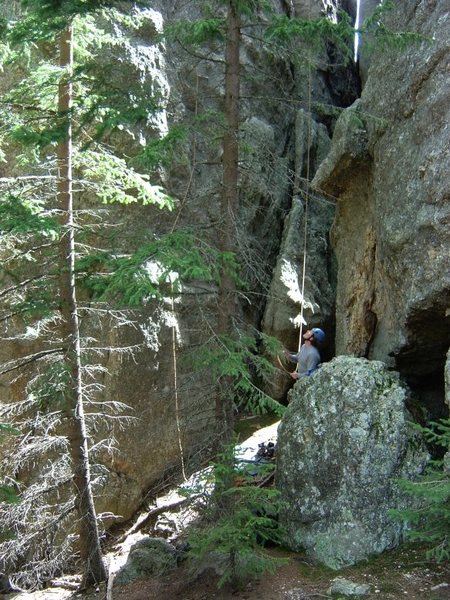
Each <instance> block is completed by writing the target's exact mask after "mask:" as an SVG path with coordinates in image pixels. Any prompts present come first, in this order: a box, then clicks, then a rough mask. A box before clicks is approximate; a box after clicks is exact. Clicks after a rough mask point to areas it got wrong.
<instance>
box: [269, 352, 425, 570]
mask: <svg viewBox="0 0 450 600" xmlns="http://www.w3.org/2000/svg"><path fill="white" fill-rule="evenodd" d="M405 397H406V390H405V389H404V388H403V387H402V386H401V385H400V382H399V378H398V375H397V374H396V373H393V372H390V371H388V370H387V369H386V367H385V365H383V364H382V363H381V362H375V361H373V362H370V361H367V360H366V359H358V358H350V357H344V356H342V357H338V358H335V359H333V360H332V361H331V362H330V363H327V364H325V365H323V366H322V367H321V368H320V369H319V371H317V373H316V374H314V375H313V376H311V377H308V378H304V379H302V380H300V381H299V382H298V383H297V384H296V385H295V387H294V388H293V390H292V391H291V393H290V405H289V406H288V409H287V412H286V414H285V416H284V417H283V420H282V422H281V425H280V427H279V429H278V445H277V456H278V461H277V487H278V488H279V489H280V490H281V493H282V497H283V500H284V501H285V502H286V509H285V510H284V511H283V513H282V515H281V520H282V522H283V524H284V525H285V527H286V530H287V538H286V542H287V544H288V546H289V547H290V548H291V549H293V550H299V549H301V548H303V549H306V551H307V553H308V554H309V555H311V556H312V557H313V558H315V559H317V560H318V561H320V562H321V563H324V564H325V565H327V566H329V567H331V568H334V569H338V568H341V567H344V566H346V565H351V564H354V563H356V562H358V561H360V560H362V559H365V558H367V557H368V556H370V555H373V554H378V553H381V552H383V551H384V550H386V549H388V548H392V547H394V546H396V545H397V544H398V543H399V541H400V540H401V537H402V525H401V524H400V523H399V522H397V521H395V520H393V519H392V518H391V517H390V515H389V510H390V509H395V508H402V507H405V506H407V505H408V502H410V500H409V498H408V497H406V496H405V494H404V492H402V491H401V490H400V489H399V487H398V485H397V483H396V480H398V479H399V478H412V477H414V476H416V475H418V474H419V473H421V472H422V470H423V468H424V465H425V464H426V461H427V458H428V454H427V452H426V451H425V449H424V448H423V446H422V445H421V442H420V439H418V437H417V434H413V433H412V432H411V430H410V428H409V426H408V413H407V411H406V409H405Z"/></svg>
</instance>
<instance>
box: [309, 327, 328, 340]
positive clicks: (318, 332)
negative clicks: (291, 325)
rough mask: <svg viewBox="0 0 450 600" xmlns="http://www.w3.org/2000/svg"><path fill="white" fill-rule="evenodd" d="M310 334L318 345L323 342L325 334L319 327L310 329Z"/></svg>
mask: <svg viewBox="0 0 450 600" xmlns="http://www.w3.org/2000/svg"><path fill="white" fill-rule="evenodd" d="M311 333H312V334H313V336H314V339H315V340H316V341H318V342H319V344H323V343H324V341H325V333H324V332H323V331H322V329H319V327H314V328H313V329H311Z"/></svg>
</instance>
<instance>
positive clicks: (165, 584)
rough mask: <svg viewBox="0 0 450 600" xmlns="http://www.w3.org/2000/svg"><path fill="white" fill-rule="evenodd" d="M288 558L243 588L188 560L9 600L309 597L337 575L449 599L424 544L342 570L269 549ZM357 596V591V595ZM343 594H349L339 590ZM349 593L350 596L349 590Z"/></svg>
mask: <svg viewBox="0 0 450 600" xmlns="http://www.w3.org/2000/svg"><path fill="white" fill-rule="evenodd" d="M267 552H269V553H270V554H271V555H272V556H275V557H277V558H279V557H283V558H287V559H288V563H287V564H286V565H284V566H282V567H281V568H279V569H278V570H277V571H276V572H275V573H274V574H266V575H264V576H262V577H260V578H259V579H258V580H254V581H251V582H248V583H247V584H245V585H244V586H243V587H242V588H241V589H233V588H231V587H225V588H223V589H218V588H217V578H216V577H215V576H214V574H213V573H204V574H203V575H202V576H201V577H198V578H197V579H196V580H193V578H192V576H191V575H190V574H189V571H188V569H187V565H186V564H184V563H183V564H182V565H181V566H180V567H178V568H177V569H176V570H175V571H174V572H172V573H170V574H168V575H166V576H164V577H160V578H151V579H139V580H137V581H134V582H133V583H130V584H128V585H126V586H122V587H118V586H114V587H113V588H112V590H109V592H107V591H106V590H105V589H104V588H99V589H97V590H92V591H90V592H86V593H83V594H80V593H75V592H73V591H70V590H68V589H64V588H62V587H61V588H58V587H54V588H49V589H47V590H42V591H40V592H34V593H32V594H11V595H8V596H4V598H5V599H7V600H63V599H64V600H81V599H83V600H309V599H320V598H330V596H329V595H328V594H327V591H328V589H329V587H330V585H331V583H332V582H333V580H334V579H335V578H336V577H343V578H345V579H348V580H350V581H352V582H354V583H358V584H369V585H370V592H369V593H368V594H367V595H365V596H364V598H365V599H367V600H374V599H377V600H400V598H401V599H404V598H407V599H408V600H450V565H448V564H441V565H436V564H433V563H430V562H427V561H426V560H425V559H424V549H423V548H422V547H417V546H404V547H402V548H400V549H398V550H395V551H392V552H387V553H385V554H383V555H381V556H378V557H376V558H374V559H372V560H370V561H367V562H364V563H361V564H359V565H357V566H354V567H349V568H347V569H343V570H341V571H339V572H336V571H332V570H330V569H326V568H324V567H320V566H317V565H313V564H311V563H310V562H309V561H308V560H307V559H306V557H304V556H303V555H302V554H296V553H289V552H284V551H281V550H279V549H271V550H267ZM353 597H355V596H353ZM333 598H334V599H335V600H337V598H341V599H343V598H344V596H334V597H333ZM347 598H350V597H348V596H347Z"/></svg>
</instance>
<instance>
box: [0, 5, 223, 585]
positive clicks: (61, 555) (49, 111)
mask: <svg viewBox="0 0 450 600" xmlns="http://www.w3.org/2000/svg"><path fill="white" fill-rule="evenodd" d="M2 4H5V3H3V2H2ZM109 4H110V3H108V2H101V1H100V2H97V1H81V2H80V1H77V0H73V1H70V2H68V1H59V0H55V1H53V0H52V1H50V0H49V1H48V2H40V1H39V2H32V1H26V2H25V1H24V2H22V3H21V6H22V10H20V7H19V5H18V4H16V5H14V6H13V8H14V9H15V10H13V11H11V13H9V12H7V11H5V14H11V20H10V21H9V22H5V23H3V28H4V33H5V37H4V40H5V41H4V43H3V44H2V46H1V52H0V54H1V57H2V59H3V67H4V69H5V70H6V69H7V70H8V75H9V78H10V80H11V82H12V83H11V85H10V86H9V88H7V89H5V90H4V93H3V95H2V98H1V104H0V107H1V108H0V110H1V111H2V117H3V123H4V126H3V130H2V137H1V140H0V147H1V148H2V149H3V153H4V154H3V157H8V159H9V161H10V170H11V171H12V172H13V173H14V174H15V175H17V176H12V177H5V178H2V179H1V180H0V185H1V188H2V197H1V199H0V230H1V233H2V238H1V242H0V254H1V258H2V272H1V278H2V290H1V291H0V297H1V299H2V308H3V314H2V315H1V317H0V319H1V323H2V326H3V332H4V337H8V338H9V339H10V340H11V341H13V340H17V341H18V343H19V344H21V346H22V347H23V348H27V346H28V345H29V342H27V340H34V342H32V344H31V345H32V347H34V346H37V348H38V349H37V350H36V351H32V352H29V353H26V354H21V355H20V356H19V358H14V359H11V360H7V361H4V362H3V364H2V366H1V368H0V371H1V373H2V374H3V375H4V376H6V377H9V382H10V383H11V386H12V389H14V386H15V384H16V383H17V381H19V382H20V385H18V386H17V387H18V389H19V390H21V391H20V395H21V396H22V390H24V391H25V392H26V396H25V397H24V398H23V397H22V398H20V399H19V400H18V401H13V402H12V403H10V404H9V405H4V406H2V407H1V410H2V413H3V414H8V415H9V418H11V419H12V420H13V421H14V422H17V423H18V426H19V425H20V426H21V428H22V430H23V433H24V437H23V438H22V439H21V441H20V442H18V443H16V444H15V445H14V448H15V451H14V452H13V453H12V454H11V455H10V457H9V467H10V469H9V471H10V473H9V481H11V482H12V481H13V479H12V477H17V482H16V486H17V493H18V497H19V499H20V502H19V503H18V504H16V505H14V506H13V507H7V506H5V505H4V506H3V507H2V509H1V520H2V524H3V527H5V528H7V529H9V530H10V531H11V532H12V534H13V537H12V538H11V539H6V541H4V542H3V543H2V544H1V547H0V557H1V560H2V562H3V563H4V565H5V567H4V569H5V570H8V571H10V572H15V574H16V579H18V581H20V582H21V583H22V584H23V585H28V586H35V585H38V584H39V583H40V582H41V581H45V580H46V579H48V578H49V577H52V576H53V575H54V574H55V573H57V572H58V571H59V570H60V569H61V568H62V567H63V565H65V564H67V562H68V561H69V560H70V559H71V557H72V555H73V548H72V546H73V544H72V539H73V535H74V533H75V532H74V531H73V529H74V527H73V526H74V525H75V527H76V529H77V532H76V533H77V537H78V552H79V556H80V560H81V563H82V568H83V571H84V573H83V580H82V587H85V586H88V585H91V584H93V583H98V582H101V581H103V580H105V578H106V576H107V573H106V570H105V566H104V563H103V557H102V549H101V545H100V538H99V531H98V525H97V515H96V511H95V506H94V501H93V494H92V476H91V458H90V451H89V449H88V438H89V427H88V425H87V418H88V417H89V415H86V414H85V405H86V403H87V402H89V400H90V399H92V393H90V392H89V389H90V388H91V389H93V390H94V392H93V393H94V397H95V393H96V390H97V389H98V383H96V382H95V373H96V372H98V371H100V374H101V373H102V367H101V365H97V366H96V364H95V363H92V362H91V361H92V353H91V352H90V351H89V343H88V344H87V347H86V342H85V341H84V340H83V339H82V334H81V331H80V305H79V300H78V293H80V291H81V293H82V295H83V297H85V298H86V295H87V297H88V299H89V307H88V308H87V307H83V314H85V315H86V314H92V313H93V312H95V301H96V299H99V300H101V302H102V306H101V307H100V308H101V309H102V311H103V312H108V305H105V301H106V300H108V301H109V302H111V301H112V300H114V301H115V303H116V304H117V303H120V306H121V307H124V306H125V305H127V304H130V303H131V304H134V305H136V304H138V303H139V302H141V301H142V299H143V298H145V297H149V296H150V297H155V296H158V294H159V291H158V288H159V282H158V281H150V280H149V277H148V275H147V276H145V264H146V261H148V259H149V257H153V258H155V257H156V255H158V252H160V258H161V261H160V264H161V266H162V270H163V273H162V275H161V283H162V284H163V285H165V283H164V281H165V278H164V273H166V272H168V271H169V270H170V269H172V268H173V269H176V270H177V271H178V272H179V273H180V274H181V275H182V276H187V277H189V276H192V273H193V272H194V271H195V272H196V274H197V276H199V275H201V276H204V277H205V278H208V277H213V276H214V275H213V274H212V273H211V271H210V270H209V267H203V263H201V262H199V260H198V258H199V256H198V255H196V254H195V252H194V251H193V250H194V249H193V248H192V247H191V246H190V243H189V242H190V241H189V240H188V239H186V237H184V238H183V236H180V235H176V234H175V235H173V236H172V238H171V239H168V240H167V241H166V243H165V244H164V243H162V244H161V246H160V245H159V244H153V245H148V246H147V247H145V248H140V249H138V251H137V252H136V253H135V254H134V255H131V256H129V257H120V258H117V257H115V256H114V255H113V254H112V253H111V252H108V250H107V249H101V248H93V247H92V246H91V242H92V240H93V238H94V237H95V233H96V230H97V229H98V227H99V225H98V224H99V222H100V220H101V219H103V217H104V214H103V213H102V212H101V211H100V212H99V211H98V210H93V209H91V208H89V203H88V206H87V207H86V208H84V207H83V206H82V205H81V204H79V203H77V205H75V204H74V200H75V194H77V195H79V194H80V192H83V191H84V190H86V189H87V190H89V191H93V192H95V193H96V194H97V195H98V197H99V198H100V199H101V200H102V201H103V202H118V203H122V204H128V203H131V202H136V201H137V200H140V201H141V202H142V203H143V204H148V203H154V204H157V205H159V206H161V207H163V208H164V207H169V208H170V206H171V204H172V200H171V199H170V198H169V197H167V196H166V195H165V194H164V193H163V192H162V191H161V189H160V188H159V187H158V186H152V185H150V184H149V182H148V180H147V176H145V175H141V174H139V173H137V172H136V171H134V170H133V169H132V168H130V167H129V166H128V165H127V164H126V162H125V160H124V159H123V158H122V157H120V156H115V155H114V154H112V153H111V151H110V150H109V149H106V147H105V146H104V145H102V143H101V137H102V136H103V137H104V136H105V135H111V134H112V133H113V132H114V131H118V130H120V129H122V130H123V129H124V128H129V127H131V126H132V125H133V124H134V123H138V122H139V121H140V120H142V119H143V118H144V117H145V116H146V114H147V113H146V111H147V112H148V110H150V111H152V110H157V108H158V99H157V98H154V99H153V101H152V100H151V99H149V98H148V96H147V95H146V96H145V97H142V98H139V96H138V95H137V94H136V96H135V97H134V102H133V104H132V106H131V108H130V109H128V106H127V101H126V100H127V98H122V97H121V96H120V93H117V94H116V96H114V93H112V94H111V92H110V90H109V87H108V86H107V85H106V83H107V82H102V81H101V80H100V79H99V78H95V77H94V76H93V71H92V61H93V59H94V58H95V55H94V54H93V53H94V52H95V47H96V45H97V44H99V43H104V44H105V43H107V42H109V43H110V44H118V43H119V41H118V40H115V39H114V38H113V37H112V34H111V33H110V32H108V31H107V30H102V29H99V28H97V26H96V25H95V21H94V16H95V15H96V14H97V13H98V12H99V11H101V15H100V16H101V17H102V18H103V20H106V21H108V20H111V19H116V20H119V23H120V20H121V19H123V20H125V21H126V22H129V19H128V21H127V17H126V16H123V15H121V14H120V13H119V12H118V11H116V10H115V9H113V8H109ZM104 7H105V8H104ZM74 31H75V33H74ZM77 35H79V36H80V38H82V44H78V54H79V55H80V54H82V57H81V58H82V62H80V60H78V61H76V62H75V61H74V56H73V49H74V42H75V41H76V36H77ZM130 93H131V91H130ZM111 96H112V97H111ZM144 107H149V109H146V108H144ZM74 172H75V175H74ZM74 182H75V183H76V187H77V190H76V191H75V190H74V186H73V183H74ZM103 228H105V227H104V226H103ZM105 237H106V238H107V236H105ZM168 250H170V252H169V253H168V252H167V251H168ZM187 250H189V254H188V253H187ZM191 250H192V251H191ZM164 265H166V266H164ZM102 269H105V271H104V272H103V273H102V272H101V270H102ZM86 310H87V312H86ZM109 314H110V315H111V318H112V319H114V318H116V319H118V321H119V322H120V323H121V324H125V323H129V322H130V321H129V318H128V317H127V316H126V314H125V313H124V312H123V311H120V312H117V313H114V312H113V311H109ZM23 326H24V328H25V331H24V333H21V334H19V331H20V329H21V328H22V327H23ZM113 350H114V349H113V348H108V349H107V351H113ZM24 369H26V370H27V373H26V377H28V378H29V383H28V385H27V386H24V385H23V384H22V378H23V377H24V375H25V374H24ZM16 373H18V376H17V378H16V379H14V378H13V379H11V378H12V377H14V375H15V374H16ZM120 408H121V406H120V403H118V402H116V403H111V410H112V411H116V410H117V409H120ZM107 409H108V403H104V405H103V410H104V412H105V413H106V412H107ZM103 416H106V415H105V414H104V415H103ZM94 418H95V417H94ZM91 420H92V417H91ZM47 455H48V456H47ZM69 456H70V460H69V458H68V457H69ZM36 467H38V468H39V471H40V474H39V476H36V474H34V473H33V469H34V470H35V469H36ZM68 484H71V486H72V494H71V495H68V494H67V486H68ZM74 509H76V511H77V513H78V516H77V518H76V519H75V520H74V519H73V511H74ZM25 515H27V516H25Z"/></svg>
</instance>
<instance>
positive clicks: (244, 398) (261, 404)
mask: <svg viewBox="0 0 450 600" xmlns="http://www.w3.org/2000/svg"><path fill="white" fill-rule="evenodd" d="M262 346H264V348H265V351H266V353H267V355H268V356H269V355H273V356H275V355H276V354H278V353H279V352H280V349H281V345H280V342H279V340H277V339H276V338H273V337H270V336H267V335H264V334H262V333H259V341H258V340H257V337H256V336H255V335H253V336H252V335H245V334H243V333H240V334H239V336H238V337H237V338H232V337H230V336H225V335H221V336H216V335H214V336H212V337H211V338H210V339H209V340H208V342H207V343H206V344H205V345H204V346H203V347H202V348H200V349H198V350H197V351H196V354H195V357H194V364H196V365H197V366H198V367H199V368H200V367H201V368H204V369H207V370H209V371H210V372H211V373H212V374H213V376H214V378H216V379H217V380H219V381H220V380H221V379H226V380H227V381H228V378H230V381H231V387H227V389H226V390H225V393H226V394H227V395H228V398H229V401H232V402H234V404H235V406H236V408H238V409H239V410H241V411H244V412H248V413H250V414H255V415H261V414H265V413H268V412H272V413H274V414H275V415H277V416H278V417H281V416H283V414H284V412H285V410H286V407H285V406H283V405H282V404H280V403H279V402H277V401H276V400H274V399H273V398H271V397H270V396H268V395H267V394H265V393H264V392H263V390H262V389H261V388H262V387H263V386H262V385H261V384H262V383H263V382H264V381H270V379H271V378H272V377H273V375H274V373H275V371H276V367H275V366H274V365H273V363H272V362H271V361H270V360H269V358H268V357H267V356H265V355H264V354H262V353H261V352H260V347H262ZM258 383H259V384H260V385H258Z"/></svg>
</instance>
